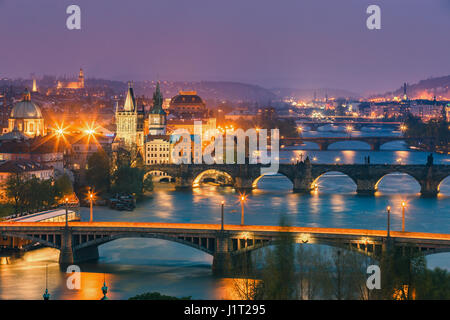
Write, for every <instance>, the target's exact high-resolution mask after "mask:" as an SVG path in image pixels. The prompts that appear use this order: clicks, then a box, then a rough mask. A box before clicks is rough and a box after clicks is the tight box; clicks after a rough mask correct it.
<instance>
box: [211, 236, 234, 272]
mask: <svg viewBox="0 0 450 320" xmlns="http://www.w3.org/2000/svg"><path fill="white" fill-rule="evenodd" d="M231 247H232V245H231V240H230V237H229V235H228V232H226V231H219V232H218V235H217V237H216V248H215V252H214V256H213V264H212V272H213V275H215V276H218V277H225V276H228V275H230V274H231V270H232V262H231V260H232V259H231V250H230V249H231Z"/></svg>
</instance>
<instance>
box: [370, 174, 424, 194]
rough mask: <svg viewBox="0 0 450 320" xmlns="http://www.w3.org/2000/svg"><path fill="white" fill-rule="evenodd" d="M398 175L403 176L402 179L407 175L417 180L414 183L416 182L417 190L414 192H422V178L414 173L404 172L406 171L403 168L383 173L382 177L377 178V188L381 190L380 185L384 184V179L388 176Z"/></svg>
mask: <svg viewBox="0 0 450 320" xmlns="http://www.w3.org/2000/svg"><path fill="white" fill-rule="evenodd" d="M396 175H399V176H400V175H401V176H403V178H402V179H405V177H406V179H407V180H410V181H414V182H415V183H414V184H416V189H417V191H416V192H414V193H419V192H420V190H421V184H420V180H419V179H418V178H417V177H415V176H414V175H413V174H411V173H409V172H404V171H401V170H396V171H392V172H388V173H385V174H383V175H382V176H381V177H379V178H378V179H377V182H376V183H375V190H376V191H379V187H380V184H381V186H382V181H383V179H385V178H386V177H388V176H391V177H392V176H394V177H395V176H396ZM400 193H409V192H400Z"/></svg>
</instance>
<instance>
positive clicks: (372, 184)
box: [356, 179, 377, 195]
mask: <svg viewBox="0 0 450 320" xmlns="http://www.w3.org/2000/svg"><path fill="white" fill-rule="evenodd" d="M376 183H377V182H376V181H374V180H362V179H357V180H356V193H357V194H361V195H374V194H375V192H376V191H377V188H376Z"/></svg>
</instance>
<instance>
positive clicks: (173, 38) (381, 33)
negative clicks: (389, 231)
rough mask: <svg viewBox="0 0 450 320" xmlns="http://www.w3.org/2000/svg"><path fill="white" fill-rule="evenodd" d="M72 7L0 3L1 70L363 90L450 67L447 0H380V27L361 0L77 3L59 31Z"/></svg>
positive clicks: (11, 73) (416, 78)
mask: <svg viewBox="0 0 450 320" xmlns="http://www.w3.org/2000/svg"><path fill="white" fill-rule="evenodd" d="M200 2H202V1H200ZM69 4H70V3H69V2H67V1H62V2H61V3H58V4H56V5H55V4H51V5H50V1H46V0H44V1H40V2H39V3H34V2H31V1H25V0H24V1H15V2H12V1H8V0H5V1H1V2H0V18H1V19H0V27H1V28H5V29H7V30H8V31H9V32H8V33H5V34H4V39H3V42H4V43H7V44H8V47H10V48H11V50H2V51H1V52H0V58H1V59H0V61H4V62H5V64H4V65H3V66H2V68H1V69H0V77H23V78H28V77H30V74H31V73H34V74H36V75H38V76H42V75H45V74H54V75H64V74H68V75H71V74H72V73H73V70H74V66H77V67H78V66H83V68H85V69H86V70H89V72H88V75H87V77H88V78H89V77H97V78H106V79H112V80H122V81H124V80H129V79H134V80H136V81H139V80H151V79H157V78H159V79H164V80H173V81H177V80H183V81H200V80H205V81H236V82H244V83H251V84H256V85H260V86H263V87H265V88H274V87H291V88H304V89H312V88H324V87H327V88H336V89H346V90H349V91H356V92H357V93H360V94H363V95H364V94H370V93H378V92H383V91H389V90H392V89H394V88H398V87H399V86H400V84H401V83H403V82H405V81H407V82H409V83H415V82H417V81H419V80H422V79H426V78H429V77H431V76H445V75H448V74H449V73H450V68H449V63H448V59H447V55H446V52H448V49H450V44H449V43H448V42H445V41H442V39H445V37H446V30H448V27H450V22H449V21H448V19H447V17H448V15H449V14H450V6H449V5H448V3H447V2H445V1H433V2H431V3H428V4H427V5H426V6H425V5H423V4H420V2H418V1H414V2H411V1H408V3H406V2H404V1H401V2H398V3H394V4H392V3H389V2H386V1H381V2H380V3H379V6H380V7H381V10H382V28H381V30H368V29H367V28H366V26H365V20H366V18H367V17H368V15H367V14H366V12H365V10H366V8H367V6H368V5H369V3H360V2H359V1H358V2H356V1H351V2H349V3H345V4H334V3H326V2H319V3H314V4H303V3H294V2H288V3H285V4H282V5H279V6H277V8H272V6H271V3H269V2H266V1H264V2H261V1H259V2H258V5H256V3H255V2H253V1H251V2H248V3H246V4H239V5H237V4H236V5H226V4H210V3H206V2H203V3H199V4H198V5H195V6H191V5H188V4H183V3H182V2H180V1H172V2H170V3H162V2H160V1H156V2H152V3H147V2H144V1H135V2H134V3H133V5H132V6H127V5H124V4H123V3H120V2H119V1H108V3H106V2H96V3H89V2H87V1H83V0H81V1H77V4H78V5H79V6H80V7H81V10H82V29H81V30H72V31H69V30H67V29H66V28H65V20H66V18H67V16H68V15H67V14H66V13H65V9H66V7H67V6H68V5H69ZM6 12H7V13H8V14H7V15H4V13H6ZM36 12H38V13H39V14H38V15H36ZM230 20H232V21H233V24H230V23H229V22H230ZM121 21H123V23H121ZM19 22H20V23H19ZM205 25H207V28H205ZM447 25H448V27H446V26H447ZM24 39H25V41H24ZM33 48H39V50H37V49H33ZM433 48H434V49H433ZM268 75H270V77H268Z"/></svg>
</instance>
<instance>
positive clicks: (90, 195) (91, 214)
mask: <svg viewBox="0 0 450 320" xmlns="http://www.w3.org/2000/svg"><path fill="white" fill-rule="evenodd" d="M88 198H89V205H90V219H89V222H93V221H94V214H93V208H92V202H93V201H94V198H95V195H94V193H93V192H92V190H91V189H90V190H89V193H88Z"/></svg>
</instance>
